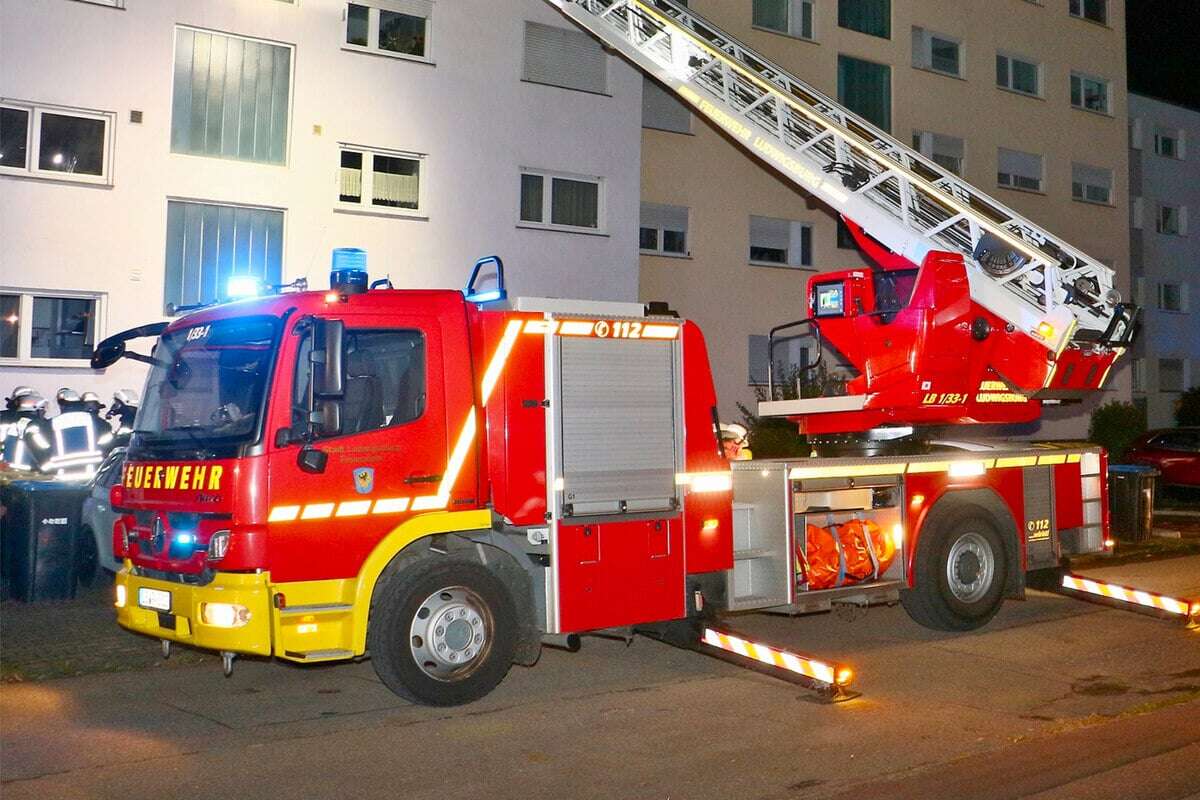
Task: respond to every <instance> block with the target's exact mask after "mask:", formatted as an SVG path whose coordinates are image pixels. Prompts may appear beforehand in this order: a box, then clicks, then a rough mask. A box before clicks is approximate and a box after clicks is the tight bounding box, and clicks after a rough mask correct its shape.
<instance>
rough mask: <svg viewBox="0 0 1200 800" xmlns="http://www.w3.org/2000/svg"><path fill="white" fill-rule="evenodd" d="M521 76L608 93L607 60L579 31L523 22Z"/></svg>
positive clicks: (530, 79)
mask: <svg viewBox="0 0 1200 800" xmlns="http://www.w3.org/2000/svg"><path fill="white" fill-rule="evenodd" d="M523 77H524V79H525V80H527V81H531V82H533V83H545V84H548V85H550V86H562V87H564V88H567V89H578V90H580V91H584V92H596V93H597V94H606V93H607V92H608V59H607V57H606V56H605V55H604V50H603V48H601V47H600V43H599V42H597V41H596V40H595V39H593V38H592V37H591V36H588V35H587V34H586V33H581V32H579V31H573V30H567V29H566V28H558V27H554V26H552V25H542V24H540V23H537V22H526V23H525V65H524V72H523Z"/></svg>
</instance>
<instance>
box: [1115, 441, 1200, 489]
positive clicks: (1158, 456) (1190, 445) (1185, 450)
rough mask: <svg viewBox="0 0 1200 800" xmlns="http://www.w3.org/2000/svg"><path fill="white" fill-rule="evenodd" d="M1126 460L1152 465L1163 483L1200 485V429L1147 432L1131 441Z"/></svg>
mask: <svg viewBox="0 0 1200 800" xmlns="http://www.w3.org/2000/svg"><path fill="white" fill-rule="evenodd" d="M1125 460H1126V461H1128V462H1129V463H1131V464H1145V465H1146V466H1148V467H1155V468H1156V469H1158V471H1159V472H1161V473H1162V478H1161V479H1160V481H1159V482H1160V483H1162V484H1165V485H1168V486H1188V487H1192V488H1200V428H1165V429H1162V430H1157V431H1150V432H1149V433H1147V434H1145V435H1144V436H1142V437H1141V438H1140V439H1138V440H1137V441H1135V442H1134V443H1133V447H1132V448H1130V450H1129V455H1128V456H1127V457H1126V459H1125Z"/></svg>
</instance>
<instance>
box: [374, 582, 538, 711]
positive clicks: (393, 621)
mask: <svg viewBox="0 0 1200 800" xmlns="http://www.w3.org/2000/svg"><path fill="white" fill-rule="evenodd" d="M516 633H517V625H516V610H515V605H514V603H513V600H512V597H511V595H510V594H509V591H508V589H507V587H506V586H505V585H504V583H503V582H502V581H501V580H500V579H498V578H497V577H496V576H495V575H493V574H492V573H491V572H489V571H488V570H487V569H486V568H484V567H482V566H480V565H479V564H474V563H470V562H463V561H443V560H432V559H421V560H418V561H415V562H413V563H411V564H410V565H408V566H406V567H404V568H403V569H402V570H400V571H399V572H397V573H396V574H394V575H391V576H390V577H389V578H388V580H387V583H386V584H385V585H384V586H382V587H381V589H380V594H379V595H378V596H377V597H376V599H375V603H374V606H373V608H372V610H371V620H370V627H369V628H368V631H367V644H368V647H369V649H370V651H371V660H372V663H373V664H374V666H375V672H376V674H378V675H379V679H380V680H382V681H383V683H384V684H385V685H386V686H387V687H388V688H389V689H391V690H392V691H393V692H395V693H396V694H398V695H400V696H401V697H404V698H406V699H408V700H411V701H413V702H415V703H422V704H425V705H434V706H453V705H461V704H463V703H470V702H472V701H474V700H478V699H479V698H481V697H483V696H484V695H486V694H487V693H488V692H490V691H491V690H492V689H494V688H495V687H496V686H497V685H498V684H499V683H500V681H501V680H503V679H504V676H505V675H507V674H508V670H509V667H510V666H512V660H513V653H514V651H515V648H516V639H517V636H516Z"/></svg>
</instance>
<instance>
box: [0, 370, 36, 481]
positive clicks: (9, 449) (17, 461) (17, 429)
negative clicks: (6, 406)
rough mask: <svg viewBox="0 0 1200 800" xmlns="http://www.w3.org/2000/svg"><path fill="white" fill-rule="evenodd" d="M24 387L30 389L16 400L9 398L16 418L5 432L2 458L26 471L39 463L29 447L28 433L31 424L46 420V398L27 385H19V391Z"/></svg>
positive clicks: (14, 466)
mask: <svg viewBox="0 0 1200 800" xmlns="http://www.w3.org/2000/svg"><path fill="white" fill-rule="evenodd" d="M22 389H28V391H27V392H22V394H21V395H20V397H17V398H16V399H15V402H14V401H13V398H9V400H10V402H12V406H13V407H12V409H11V410H12V413H13V415H14V419H13V421H12V422H10V423H9V425H8V429H7V430H6V431H5V433H4V442H3V450H2V457H0V460H3V461H4V462H6V463H7V464H8V465H9V466H10V467H12V468H13V469H19V470H23V471H24V470H30V469H33V468H34V467H35V466H37V463H38V462H37V460H36V459H35V458H34V453H33V452H32V451H31V450H30V448H29V438H28V434H29V427H30V425H36V424H38V423H40V422H42V421H43V420H44V418H45V415H46V399H45V398H44V397H42V396H41V395H40V394H38V393H37V392H36V391H34V390H33V389H29V387H27V386H21V387H18V389H17V391H21V390H22ZM13 394H14V395H16V394H17V392H16V391H14V392H13Z"/></svg>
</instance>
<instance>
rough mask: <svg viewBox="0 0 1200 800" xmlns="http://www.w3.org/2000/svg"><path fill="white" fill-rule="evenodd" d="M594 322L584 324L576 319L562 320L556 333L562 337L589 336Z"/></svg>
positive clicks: (594, 325) (594, 324)
mask: <svg viewBox="0 0 1200 800" xmlns="http://www.w3.org/2000/svg"><path fill="white" fill-rule="evenodd" d="M595 327H596V323H595V322H584V321H582V320H578V319H568V320H563V323H562V324H561V325H560V326H559V328H558V332H559V333H560V334H561V335H563V336H591V335H592V329H593V328H595Z"/></svg>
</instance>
